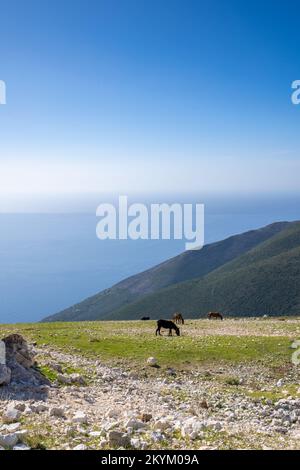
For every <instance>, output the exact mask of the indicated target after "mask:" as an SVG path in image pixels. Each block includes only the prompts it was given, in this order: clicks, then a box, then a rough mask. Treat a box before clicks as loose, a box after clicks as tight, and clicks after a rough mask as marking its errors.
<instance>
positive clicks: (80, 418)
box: [72, 411, 88, 424]
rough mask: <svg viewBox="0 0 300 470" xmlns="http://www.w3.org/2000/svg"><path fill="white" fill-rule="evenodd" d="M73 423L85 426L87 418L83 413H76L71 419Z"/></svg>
mask: <svg viewBox="0 0 300 470" xmlns="http://www.w3.org/2000/svg"><path fill="white" fill-rule="evenodd" d="M72 421H73V423H80V424H87V423H88V418H87V415H86V414H85V413H83V411H77V413H75V415H74V416H73V418H72Z"/></svg>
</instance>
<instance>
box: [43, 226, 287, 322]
mask: <svg viewBox="0 0 300 470" xmlns="http://www.w3.org/2000/svg"><path fill="white" fill-rule="evenodd" d="M290 225H291V223H288V222H278V223H275V224H272V225H268V226H267V227H264V228H262V229H259V230H251V231H249V232H246V233H243V234H240V235H235V236H232V237H229V238H227V239H226V240H223V241H220V242H217V243H212V244H210V245H206V246H205V247H204V248H203V249H202V250H200V251H187V252H184V253H182V254H181V255H179V256H176V257H174V258H172V259H170V260H168V261H166V262H164V263H162V264H160V265H158V266H155V267H154V268H151V269H149V270H147V271H144V272H143V273H140V274H137V275H135V276H132V277H129V278H127V279H125V280H124V281H122V282H120V283H118V284H116V285H115V286H113V287H112V288H110V289H106V290H105V291H102V292H100V293H99V294H96V295H94V296H93V297H90V298H88V299H86V300H84V301H83V302H80V303H79V304H76V305H74V306H72V307H70V308H68V309H66V310H64V311H62V312H59V313H57V314H56V315H52V316H50V317H48V318H46V319H45V320H44V321H80V320H98V319H104V318H113V317H118V318H124V319H125V318H136V317H139V316H140V315H141V313H142V311H139V308H138V310H135V308H134V307H135V305H136V303H137V302H138V301H139V300H141V299H144V298H145V301H146V298H149V299H150V298H151V301H150V300H149V308H150V310H151V311H150V312H149V314H151V315H152V316H153V315H155V317H157V316H160V313H159V312H160V311H157V313H156V310H155V312H154V310H153V309H152V308H151V305H154V304H155V303H156V302H155V296H154V297H151V294H154V293H158V292H160V291H161V290H163V289H166V288H168V287H170V286H175V285H177V284H178V285H179V284H180V283H182V282H185V281H191V280H193V279H199V278H203V277H204V276H206V275H208V274H209V273H211V272H213V271H215V270H216V269H218V268H220V267H222V266H225V265H226V264H228V263H230V262H231V261H233V260H236V259H237V258H239V257H240V256H241V255H243V254H245V253H247V252H249V251H250V250H252V249H253V248H254V247H257V246H258V245H260V244H261V243H263V242H265V241H266V240H269V239H271V238H272V237H274V236H275V235H276V234H280V233H281V232H282V231H284V230H285V229H286V228H287V227H289V226H290ZM159 295H161V294H159ZM153 302H154V303H153ZM171 308H173V307H171V305H170V309H171ZM122 312H123V313H122ZM144 313H145V314H146V313H147V312H146V311H145V310H144ZM122 315H124V317H123V316H122ZM142 315H143V313H142Z"/></svg>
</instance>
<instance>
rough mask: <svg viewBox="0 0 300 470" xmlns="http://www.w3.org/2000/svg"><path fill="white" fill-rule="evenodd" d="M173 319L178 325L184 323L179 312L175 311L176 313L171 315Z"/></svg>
mask: <svg viewBox="0 0 300 470" xmlns="http://www.w3.org/2000/svg"><path fill="white" fill-rule="evenodd" d="M173 320H174V322H175V323H178V325H180V324H181V325H184V319H183V316H182V315H181V313H179V312H177V313H174V315H173Z"/></svg>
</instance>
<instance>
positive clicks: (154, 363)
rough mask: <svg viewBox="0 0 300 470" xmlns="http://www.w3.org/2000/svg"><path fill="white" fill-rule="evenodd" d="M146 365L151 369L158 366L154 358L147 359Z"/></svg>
mask: <svg viewBox="0 0 300 470" xmlns="http://www.w3.org/2000/svg"><path fill="white" fill-rule="evenodd" d="M147 364H148V366H151V367H156V366H157V365H158V364H157V360H156V359H155V357H148V359H147Z"/></svg>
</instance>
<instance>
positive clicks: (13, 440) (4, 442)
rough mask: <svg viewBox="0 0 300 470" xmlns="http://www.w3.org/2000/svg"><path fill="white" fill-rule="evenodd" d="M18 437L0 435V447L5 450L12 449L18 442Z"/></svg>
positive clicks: (14, 435)
mask: <svg viewBox="0 0 300 470" xmlns="http://www.w3.org/2000/svg"><path fill="white" fill-rule="evenodd" d="M18 440H19V438H18V436H17V435H16V434H15V433H14V434H0V446H2V447H4V448H5V449H12V448H13V447H14V446H15V445H16V444H17V442H18Z"/></svg>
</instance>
